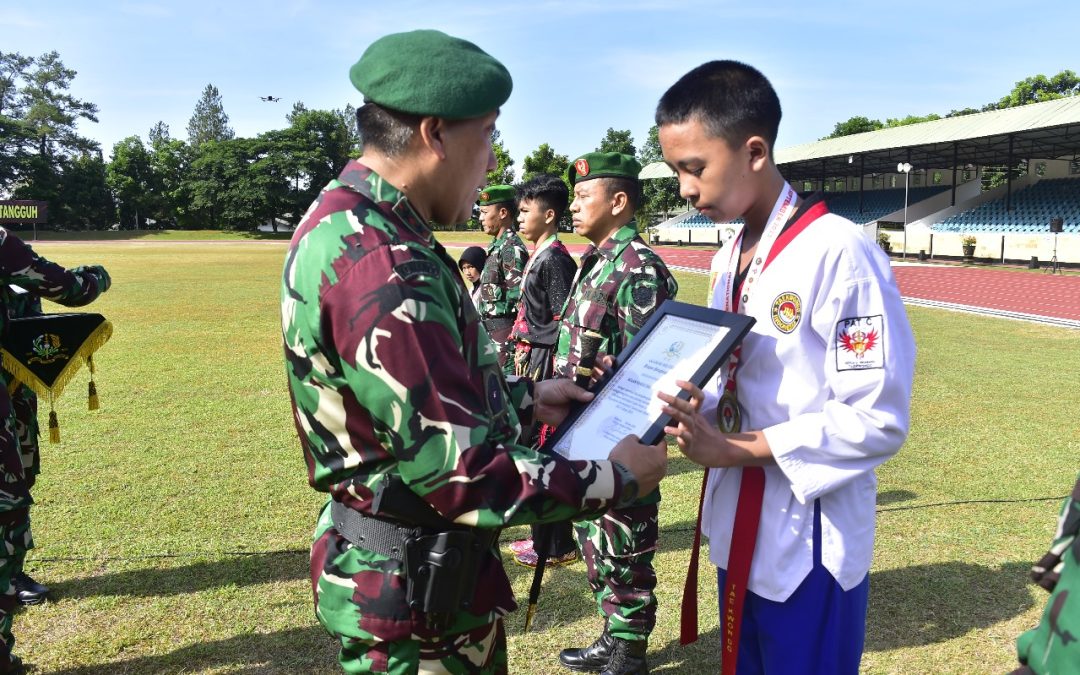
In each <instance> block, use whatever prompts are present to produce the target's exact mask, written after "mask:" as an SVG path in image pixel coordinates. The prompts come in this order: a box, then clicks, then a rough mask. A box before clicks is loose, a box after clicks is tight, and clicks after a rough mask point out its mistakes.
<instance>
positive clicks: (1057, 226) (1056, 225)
mask: <svg viewBox="0 0 1080 675" xmlns="http://www.w3.org/2000/svg"><path fill="white" fill-rule="evenodd" d="M1063 225H1064V222H1063V221H1062V220H1061V218H1051V219H1050V231H1051V232H1052V233H1055V234H1057V233H1059V232H1064V230H1063V229H1062V226H1063Z"/></svg>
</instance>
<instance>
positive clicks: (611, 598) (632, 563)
mask: <svg viewBox="0 0 1080 675" xmlns="http://www.w3.org/2000/svg"><path fill="white" fill-rule="evenodd" d="M657 512H658V505H657V504H656V503H652V504H643V505H636V506H630V507H628V508H625V509H619V510H617V511H615V510H612V511H608V512H607V513H605V514H604V515H603V516H601V517H600V518H599V519H597V520H589V521H580V522H577V523H574V529H575V530H576V531H577V536H578V546H579V548H580V550H581V557H582V559H583V560H584V561H585V566H586V569H587V571H588V578H589V587H590V588H591V589H592V592H593V596H594V597H595V598H596V605H597V609H598V611H599V613H600V615H601V616H603V617H604V618H605V619H606V620H607V630H608V632H609V633H610V634H611V635H613V636H615V637H617V638H621V639H623V640H646V639H648V637H649V634H650V633H651V632H652V629H653V626H655V625H656V596H655V594H654V593H653V590H654V589H655V588H656V570H654V569H653V565H652V562H653V556H654V555H655V554H656V547H657V540H658V535H659V531H658V525H657Z"/></svg>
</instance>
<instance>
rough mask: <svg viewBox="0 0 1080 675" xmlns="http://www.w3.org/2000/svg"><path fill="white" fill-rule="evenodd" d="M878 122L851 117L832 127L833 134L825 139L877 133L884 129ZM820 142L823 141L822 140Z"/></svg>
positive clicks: (861, 117)
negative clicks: (871, 132)
mask: <svg viewBox="0 0 1080 675" xmlns="http://www.w3.org/2000/svg"><path fill="white" fill-rule="evenodd" d="M884 126H885V125H883V124H882V123H881V122H880V121H879V120H872V119H869V118H867V117H863V116H861V115H859V116H856V117H851V118H849V119H848V120H846V121H844V122H837V123H836V126H835V127H833V132H832V133H831V134H829V135H828V136H826V137H825V138H839V137H841V136H851V135H853V134H863V133H866V132H867V131H877V130H878V129H882V128H884ZM822 140H825V139H824V138H823V139H822Z"/></svg>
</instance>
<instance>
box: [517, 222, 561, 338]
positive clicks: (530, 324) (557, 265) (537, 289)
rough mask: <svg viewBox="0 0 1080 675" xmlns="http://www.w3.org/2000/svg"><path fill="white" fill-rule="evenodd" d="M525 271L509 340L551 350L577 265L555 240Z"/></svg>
mask: <svg viewBox="0 0 1080 675" xmlns="http://www.w3.org/2000/svg"><path fill="white" fill-rule="evenodd" d="M552 236H554V235H552ZM542 246H543V245H542ZM525 269H526V273H525V275H524V277H523V278H522V281H521V306H520V307H519V308H518V313H517V319H516V320H515V321H514V330H513V331H512V332H511V333H510V339H511V340H514V341H519V342H528V343H529V344H533V345H538V346H547V347H553V346H555V341H556V339H557V338H558V337H559V319H561V318H562V314H561V312H562V308H563V306H564V305H565V304H566V299H567V297H569V295H570V283H571V282H572V281H573V280H574V272H575V271H577V263H576V262H574V259H573V258H572V257H570V252H569V251H567V250H566V246H565V245H564V244H563V243H562V242H561V241H559V240H558V239H554V240H553V241H551V243H550V244H547V245H546V246H543V247H542V248H541V249H540V250H538V251H537V252H536V253H535V254H534V255H533V257H532V258H531V259H530V260H529V264H528V265H526V266H525Z"/></svg>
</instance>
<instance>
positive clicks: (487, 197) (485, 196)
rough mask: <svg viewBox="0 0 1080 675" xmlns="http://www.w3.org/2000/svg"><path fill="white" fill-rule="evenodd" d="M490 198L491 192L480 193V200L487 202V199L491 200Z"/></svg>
mask: <svg viewBox="0 0 1080 675" xmlns="http://www.w3.org/2000/svg"><path fill="white" fill-rule="evenodd" d="M489 199H491V195H489V194H488V193H486V192H481V193H480V201H482V202H486V201H487V200H489Z"/></svg>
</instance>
